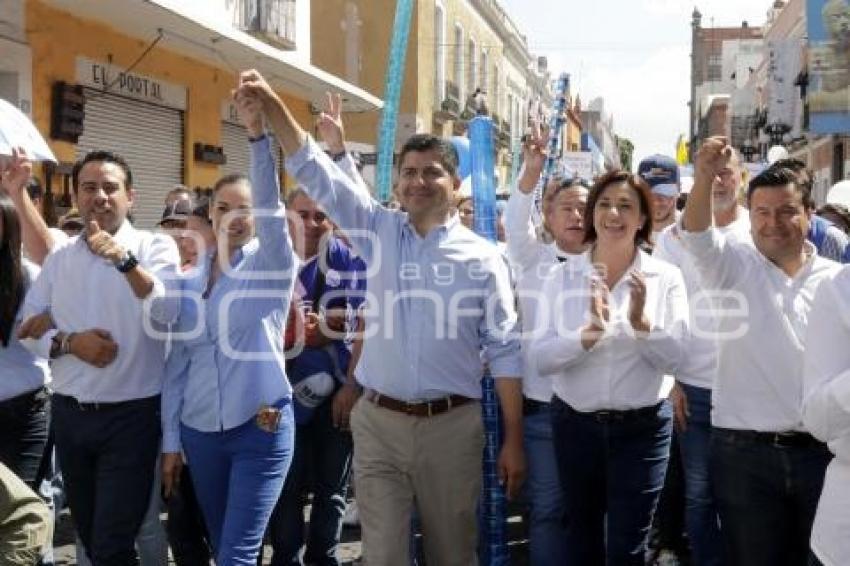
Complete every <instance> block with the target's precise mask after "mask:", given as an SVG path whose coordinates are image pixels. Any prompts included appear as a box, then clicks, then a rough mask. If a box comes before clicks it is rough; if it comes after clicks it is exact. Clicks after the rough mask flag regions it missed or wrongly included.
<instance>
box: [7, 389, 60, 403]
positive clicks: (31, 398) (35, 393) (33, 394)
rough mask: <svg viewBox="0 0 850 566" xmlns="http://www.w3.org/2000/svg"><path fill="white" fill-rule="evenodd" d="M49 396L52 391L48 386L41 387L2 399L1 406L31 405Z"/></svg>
mask: <svg viewBox="0 0 850 566" xmlns="http://www.w3.org/2000/svg"><path fill="white" fill-rule="evenodd" d="M49 397H50V393H49V392H48V391H47V388H46V387H39V388H38V389H34V390H32V391H27V392H26V393H21V394H20V395H15V396H14V397H10V398H8V399H4V400H3V401H0V407H16V406H18V405H29V404H30V403H36V402H41V401H45V400H47V399H48V398H49Z"/></svg>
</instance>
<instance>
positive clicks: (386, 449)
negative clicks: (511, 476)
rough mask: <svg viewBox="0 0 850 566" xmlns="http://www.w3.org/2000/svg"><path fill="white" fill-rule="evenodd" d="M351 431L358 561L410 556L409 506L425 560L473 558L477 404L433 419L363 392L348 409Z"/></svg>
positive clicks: (393, 561) (391, 562)
mask: <svg viewBox="0 0 850 566" xmlns="http://www.w3.org/2000/svg"><path fill="white" fill-rule="evenodd" d="M351 432H352V435H353V437H354V485H355V489H356V493H357V507H358V510H359V512H360V525H361V529H362V531H361V532H362V537H363V558H364V563H365V564H367V566H398V565H399V564H407V563H408V562H409V560H410V558H409V555H410V550H409V546H410V520H411V512H412V510H413V506H414V504H415V505H416V508H417V509H418V511H419V517H420V520H421V524H422V534H423V539H424V547H425V560H426V562H427V563H428V564H433V565H435V566H452V565H457V566H474V565H476V564H478V558H477V555H476V545H477V542H478V529H477V517H476V506H477V503H478V498H479V496H480V491H481V461H482V455H483V450H484V425H483V423H482V421H481V405H480V404H479V403H468V404H466V405H463V406H461V407H457V408H455V409H452V410H450V411H448V412H446V413H443V414H441V415H437V416H435V417H413V416H409V415H405V414H402V413H398V412H396V411H391V410H389V409H384V408H382V407H378V406H376V405H375V404H374V403H372V402H371V401H367V400H366V399H364V398H362V397H361V398H360V400H359V401H358V402H357V404H356V405H355V406H354V410H353V411H352V412H351Z"/></svg>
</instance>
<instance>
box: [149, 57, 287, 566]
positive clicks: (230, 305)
mask: <svg viewBox="0 0 850 566" xmlns="http://www.w3.org/2000/svg"><path fill="white" fill-rule="evenodd" d="M242 80H245V78H244V74H243V79H242ZM236 102H237V107H238V109H239V112H240V117H241V118H242V121H243V123H244V124H245V126H246V127H247V130H248V134H249V136H250V139H251V179H250V180H248V179H247V178H246V177H244V176H243V175H228V176H225V177H223V178H222V179H220V180H219V181H218V182H217V183H216V184H215V186H214V188H213V195H212V202H211V207H210V218H211V220H212V223H213V229H214V231H215V234H216V239H217V245H216V249H214V250H207V251H206V254H204V253H202V252H199V257H202V258H204V259H202V260H199V261H198V265H197V267H195V268H194V269H193V270H192V271H190V272H188V273H187V274H186V276H185V278H184V279H183V280H182V281H181V295H182V296H181V309H180V318H179V320H178V322H177V323H176V324H175V325H174V326H173V328H172V332H173V334H172V339H173V342H172V345H173V348H172V352H171V354H170V356H169V361H168V363H167V366H166V379H165V384H164V387H163V452H164V454H163V484H164V487H165V490H166V493H168V492H169V491H170V489H171V488H172V486H173V485H174V482H175V481H177V480H176V478H178V477H179V471H180V463H181V455H180V452H181V450H182V451H183V453H184V454H185V456H186V459H187V461H188V463H189V465H190V467H191V469H192V474H191V475H192V483H193V485H194V487H195V491H196V493H197V497H198V501H199V503H200V506H201V510H202V512H203V515H204V519H205V522H206V525H207V527H208V529H209V534H210V538H211V542H212V546H213V553H214V555H215V559H216V563H217V564H222V565H224V564H227V565H233V564H256V560H257V555H258V553H259V549H260V547H261V544H262V538H263V533H264V531H265V528H266V525H267V523H268V520H269V517H270V515H271V512H272V509H273V508H274V505H275V502H276V501H277V499H278V496H279V495H280V491H281V489H282V487H283V482H284V479H285V476H286V472H287V470H288V468H289V464H290V461H291V458H292V450H293V445H294V444H293V443H294V437H293V435H294V422H293V413H292V405H291V388H290V386H289V382H288V381H287V378H286V374H285V372H284V356H283V328H284V324H285V322H286V313H287V312H288V308H289V300H290V297H291V293H292V285H293V280H294V274H295V272H296V271H295V270H296V268H297V265H296V261H295V256H294V254H293V251H292V242H291V239H290V237H289V232H288V228H287V223H286V218H285V214H284V213H285V211H284V207H283V205H282V204H281V202H280V198H279V196H280V190H279V186H278V180H277V172H276V169H275V164H274V160H273V159H272V155H271V148H270V145H269V140H268V139H267V138H266V137H265V135H264V134H263V126H262V108H261V104H260V103H259V102H258V101H256V100H254V99H252V98H250V97H248V96H245V95H243V94H241V92H240V91H237V93H236Z"/></svg>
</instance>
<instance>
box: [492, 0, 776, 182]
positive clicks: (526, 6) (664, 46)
mask: <svg viewBox="0 0 850 566" xmlns="http://www.w3.org/2000/svg"><path fill="white" fill-rule="evenodd" d="M499 2H500V3H501V4H502V5H503V6H504V7H505V9H506V10H507V11H508V13H509V14H510V15H511V17H512V18H513V20H514V21H515V22H516V23H517V24H518V25H519V27H520V29H521V30H522V31H523V32H524V33H525V34H526V35H527V36H528V42H529V46H530V48H531V50H532V53H534V54H535V55H546V56H547V57H548V58H549V70H550V71H551V72H552V74H553V75H554V76H557V75H558V74H559V73H560V72H562V71H566V72H568V73H570V76H571V84H572V92H573V93H576V92H578V94H579V95H580V96H581V99H582V100H583V101H584V103H586V102H588V101H589V100H590V99H591V98H595V97H597V96H602V97H604V98H605V109H606V111H608V112H609V113H611V114H613V115H614V129H615V132H616V133H617V134H618V135H620V136H623V137H626V138H629V139H630V140H632V142H633V143H634V144H635V161H634V162H635V166H636V165H637V162H638V161H639V160H640V159H641V158H642V157H643V156H646V155H650V154H652V153H665V154H667V155H671V156H672V155H675V154H674V149H675V143H676V139H677V137H678V135H679V134H685V135H687V133H688V106H687V102H688V99H689V97H690V48H691V46H690V42H691V13H692V12H693V9H694V5H695V4H696V6H697V7H698V8H699V10H700V12H702V15H703V20H702V25H703V27H709V26H711V25H712V20H713V22H714V24H713V25H715V26H735V25H740V24H741V22H742V21H744V20H747V22H749V24H750V25H754V26H759V25H762V24H763V23H764V20H765V16H766V13H767V10H768V8H770V6H771V5H773V0H697V2H696V3H695V2H694V1H693V0H690V1H686V0H584V1H579V0H499Z"/></svg>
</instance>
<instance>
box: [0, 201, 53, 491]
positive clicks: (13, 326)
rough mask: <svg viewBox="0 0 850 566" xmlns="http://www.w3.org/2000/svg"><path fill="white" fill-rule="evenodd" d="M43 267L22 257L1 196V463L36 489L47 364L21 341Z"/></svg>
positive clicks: (13, 214)
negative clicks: (31, 290)
mask: <svg viewBox="0 0 850 566" xmlns="http://www.w3.org/2000/svg"><path fill="white" fill-rule="evenodd" d="M37 274H38V267H36V266H35V265H34V264H32V263H30V262H29V261H27V260H26V259H24V258H23V257H22V254H21V224H20V219H19V217H18V212H17V210H16V208H15V205H14V204H13V202H12V200H11V199H10V198H9V197H8V196H6V195H5V194H3V193H2V192H0V462H2V463H3V464H5V465H6V466H7V467H8V468H9V469H10V470H12V471H13V472H14V473H15V474H17V475H18V476H19V477H20V478H21V479H22V480H24V481H25V482H26V483H27V484H29V486H30V487H32V488H35V487H36V486H35V483H36V476H37V474H38V469H39V466H40V464H41V459H42V457H43V455H44V447H45V445H46V444H47V425H48V412H49V406H50V405H49V399H48V394H47V390H46V389H45V385H46V384H47V381H48V378H49V375H50V374H49V372H48V368H47V360H44V359H41V358H36V357H35V356H34V355H33V354H32V353H30V351H29V350H27V349H26V348H24V347H23V346H22V345H21V343H20V342H19V341H18V338H17V336H16V332H17V329H18V327H19V326H20V323H21V319H20V316H21V312H20V307H21V305H22V304H23V302H24V295H25V294H26V290H27V288H28V287H29V284H30V283H31V282H32V281H33V280H34V279H35V277H36V275H37Z"/></svg>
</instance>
